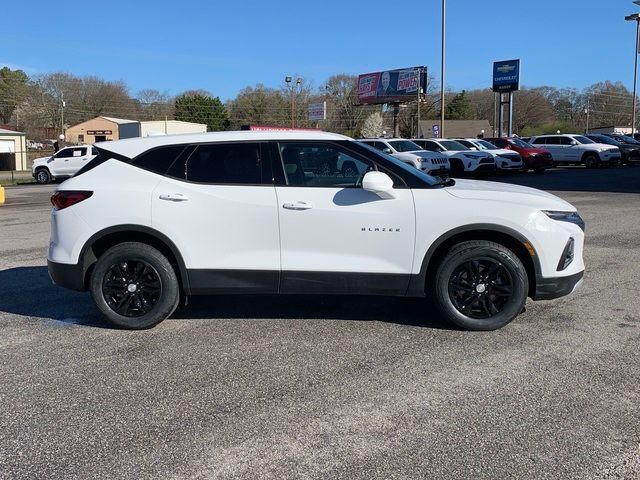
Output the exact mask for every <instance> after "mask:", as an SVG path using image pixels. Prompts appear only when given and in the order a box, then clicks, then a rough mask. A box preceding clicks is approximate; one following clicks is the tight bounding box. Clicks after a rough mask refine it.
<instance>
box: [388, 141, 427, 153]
mask: <svg viewBox="0 0 640 480" xmlns="http://www.w3.org/2000/svg"><path fill="white" fill-rule="evenodd" d="M389 145H391V146H392V147H393V148H394V149H395V151H396V152H415V151H416V150H422V148H420V146H419V145H418V144H415V143H413V142H410V141H409V140H391V141H389Z"/></svg>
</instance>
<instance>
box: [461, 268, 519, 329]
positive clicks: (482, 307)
mask: <svg viewBox="0 0 640 480" xmlns="http://www.w3.org/2000/svg"><path fill="white" fill-rule="evenodd" d="M512 295H513V279H512V278H511V274H510V273H509V272H508V271H507V270H506V269H505V267H504V265H503V264H502V262H500V261H498V260H495V259H493V258H489V257H485V258H476V259H471V260H468V261H466V262H464V263H462V264H460V265H459V266H458V267H457V268H456V269H455V270H454V271H453V273H452V274H451V276H450V278H449V298H450V299H451V302H452V304H453V306H454V307H455V308H456V310H458V311H459V312H460V313H462V314H463V315H466V316H467V317H470V318H476V319H486V318H490V317H493V316H494V315H497V314H498V313H500V312H501V311H502V310H503V309H504V307H505V305H506V304H507V302H508V300H509V298H510V297H511V296H512Z"/></svg>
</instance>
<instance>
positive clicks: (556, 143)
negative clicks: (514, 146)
mask: <svg viewBox="0 0 640 480" xmlns="http://www.w3.org/2000/svg"><path fill="white" fill-rule="evenodd" d="M529 143H531V144H532V145H535V146H536V147H538V146H542V147H543V148H544V149H545V150H549V152H550V153H551V155H552V156H553V162H554V163H555V164H577V165H584V166H585V167H587V168H594V167H597V166H600V165H611V164H612V163H620V157H621V153H620V149H619V148H618V147H612V146H611V145H607V144H605V143H595V142H594V141H593V140H590V139H588V138H587V137H585V136H583V135H541V136H539V137H531V141H530V142H529Z"/></svg>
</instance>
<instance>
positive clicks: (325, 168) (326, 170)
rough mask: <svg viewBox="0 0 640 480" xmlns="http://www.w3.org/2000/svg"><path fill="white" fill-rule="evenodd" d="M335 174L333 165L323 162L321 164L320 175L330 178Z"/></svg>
mask: <svg viewBox="0 0 640 480" xmlns="http://www.w3.org/2000/svg"><path fill="white" fill-rule="evenodd" d="M332 173H333V169H332V168H331V164H330V163H329V162H322V163H321V164H320V168H319V169H318V174H319V175H323V176H325V177H328V176H329V175H331V174H332Z"/></svg>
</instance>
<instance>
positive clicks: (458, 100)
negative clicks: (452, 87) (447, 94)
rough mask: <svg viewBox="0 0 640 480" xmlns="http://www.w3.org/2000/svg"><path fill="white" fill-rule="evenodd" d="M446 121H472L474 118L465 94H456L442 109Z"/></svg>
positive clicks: (463, 92) (464, 92)
mask: <svg viewBox="0 0 640 480" xmlns="http://www.w3.org/2000/svg"><path fill="white" fill-rule="evenodd" d="M444 114H445V118H446V119H447V120H473V119H474V117H475V114H474V111H473V107H472V106H471V102H470V101H469V97H468V96H467V92H466V91H465V90H462V92H460V93H458V94H456V96H454V97H453V98H452V99H451V101H450V102H449V103H448V104H447V106H446V107H445V109H444Z"/></svg>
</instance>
